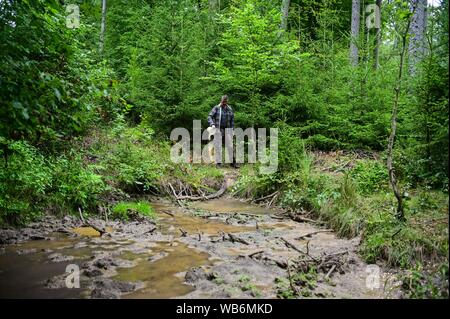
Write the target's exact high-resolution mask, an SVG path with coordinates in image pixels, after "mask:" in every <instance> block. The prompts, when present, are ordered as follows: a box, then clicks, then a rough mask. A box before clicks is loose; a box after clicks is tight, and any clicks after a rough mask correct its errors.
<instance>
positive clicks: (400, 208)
mask: <svg viewBox="0 0 450 319" xmlns="http://www.w3.org/2000/svg"><path fill="white" fill-rule="evenodd" d="M414 11H415V9H413V12H414ZM410 25H411V18H409V19H408V23H407V26H406V30H405V32H404V33H403V35H402V43H401V45H402V51H401V53H400V65H399V67H398V76H397V81H396V84H395V88H394V91H395V97H394V105H393V107H392V117H391V134H390V135H389V139H388V148H387V168H388V173H389V183H390V184H391V187H392V190H393V192H394V196H395V198H396V199H397V218H398V219H400V220H404V219H405V212H404V207H403V198H402V194H401V192H400V189H399V187H398V185H397V179H396V177H395V172H394V165H393V154H392V152H393V149H394V141H395V134H396V131H397V113H398V101H399V99H400V91H401V84H402V77H403V66H404V63H405V55H406V44H407V41H406V39H407V37H408V33H409V29H410Z"/></svg>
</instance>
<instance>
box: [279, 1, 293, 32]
mask: <svg viewBox="0 0 450 319" xmlns="http://www.w3.org/2000/svg"><path fill="white" fill-rule="evenodd" d="M290 5H291V0H283V2H282V4H281V25H280V28H281V29H283V30H286V29H287V23H288V16H289V6H290Z"/></svg>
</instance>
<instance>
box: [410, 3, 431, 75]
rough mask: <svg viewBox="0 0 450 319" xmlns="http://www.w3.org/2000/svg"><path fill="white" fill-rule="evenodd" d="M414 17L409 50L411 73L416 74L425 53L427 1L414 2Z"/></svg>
mask: <svg viewBox="0 0 450 319" xmlns="http://www.w3.org/2000/svg"><path fill="white" fill-rule="evenodd" d="M411 5H412V6H413V10H414V13H413V16H412V20H411V30H410V40H409V48H408V55H409V59H408V66H409V73H410V74H412V75H414V74H415V73H416V66H417V64H418V63H420V61H421V60H422V58H423V56H424V54H425V51H426V47H425V45H426V43H425V28H426V24H427V0H412V1H411Z"/></svg>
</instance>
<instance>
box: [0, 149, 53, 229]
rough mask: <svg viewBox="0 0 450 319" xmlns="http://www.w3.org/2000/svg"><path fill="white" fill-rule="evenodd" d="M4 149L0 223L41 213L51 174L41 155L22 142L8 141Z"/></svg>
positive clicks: (20, 219)
mask: <svg viewBox="0 0 450 319" xmlns="http://www.w3.org/2000/svg"><path fill="white" fill-rule="evenodd" d="M5 144H6V142H5ZM3 152H6V150H4V151H3ZM7 152H8V153H9V156H6V155H5V161H4V162H3V163H2V164H1V165H2V166H3V167H2V168H1V169H0V224H3V223H11V224H17V223H22V222H26V221H28V220H29V219H31V218H33V217H35V216H37V215H38V214H39V213H41V212H42V208H43V203H44V201H45V193H46V190H47V189H48V188H49V186H50V184H51V180H52V176H51V170H50V168H49V167H48V165H47V163H46V161H45V159H44V156H42V155H41V154H40V153H39V152H38V151H37V150H36V149H35V148H34V147H32V146H31V145H29V144H27V143H26V142H23V141H19V142H12V143H10V144H9V145H8V150H7Z"/></svg>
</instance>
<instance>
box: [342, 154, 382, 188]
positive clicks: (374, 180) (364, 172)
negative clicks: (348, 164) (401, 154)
mask: <svg viewBox="0 0 450 319" xmlns="http://www.w3.org/2000/svg"><path fill="white" fill-rule="evenodd" d="M350 176H351V177H352V178H353V179H354V180H355V181H356V184H357V186H358V190H359V191H360V192H361V194H370V193H373V192H376V191H379V190H381V189H382V188H384V187H386V186H387V183H388V181H389V176H388V172H387V169H386V166H385V165H384V164H383V163H381V162H379V161H373V160H363V161H359V162H358V163H357V164H356V165H355V167H353V168H352V169H351V170H350Z"/></svg>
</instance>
